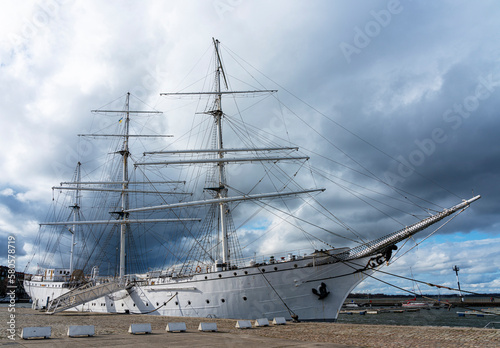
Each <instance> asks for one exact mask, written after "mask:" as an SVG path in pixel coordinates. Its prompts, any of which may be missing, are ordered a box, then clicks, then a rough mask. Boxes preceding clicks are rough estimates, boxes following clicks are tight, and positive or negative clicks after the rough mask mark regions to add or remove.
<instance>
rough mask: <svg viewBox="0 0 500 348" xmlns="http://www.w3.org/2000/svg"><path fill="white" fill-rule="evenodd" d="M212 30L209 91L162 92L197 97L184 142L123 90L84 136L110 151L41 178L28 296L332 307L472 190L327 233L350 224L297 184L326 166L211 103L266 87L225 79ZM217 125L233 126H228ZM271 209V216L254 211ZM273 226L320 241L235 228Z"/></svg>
mask: <svg viewBox="0 0 500 348" xmlns="http://www.w3.org/2000/svg"><path fill="white" fill-rule="evenodd" d="M213 44H214V56H213V63H214V65H213V66H214V67H215V68H214V70H213V73H214V76H215V79H214V82H213V83H212V85H211V86H212V88H211V90H210V91H208V92H207V91H205V92H199V93H198V92H196V93H195V92H181V93H163V94H162V95H163V96H165V97H166V98H172V97H173V98H193V97H196V98H198V99H195V100H196V101H197V103H199V102H200V101H206V106H205V109H204V110H203V111H202V112H198V114H199V115H197V116H196V117H199V118H198V119H196V121H193V124H192V127H191V130H190V131H189V132H188V133H189V134H186V135H185V137H187V136H188V135H193V134H194V135H196V136H197V138H196V139H197V140H194V141H192V140H190V141H187V142H186V143H187V145H189V146H191V148H189V149H179V148H174V147H170V146H169V145H168V144H167V142H166V140H168V139H165V138H169V137H170V136H169V135H165V134H142V133H141V134H140V133H139V132H138V131H137V130H133V129H132V125H133V124H134V121H135V120H136V119H140V118H141V117H145V116H146V115H148V117H150V116H151V115H158V114H161V113H160V112H159V111H156V110H153V111H145V110H135V109H131V108H130V98H131V95H130V94H127V95H126V101H125V103H124V105H125V106H124V108H123V109H120V110H109V109H99V110H95V111H96V112H97V113H99V114H105V115H108V116H109V115H111V116H110V117H115V118H114V119H115V120H116V119H118V118H119V120H118V122H114V123H115V126H116V128H117V130H118V132H117V133H110V132H107V131H106V129H107V128H109V127H104V128H105V129H104V130H103V131H101V132H98V133H93V134H85V135H82V136H86V137H89V138H90V139H93V140H95V141H99V139H106V140H108V141H110V142H111V143H112V144H113V146H115V148H114V149H113V150H110V151H109V153H108V156H109V157H111V159H112V160H111V161H110V162H109V163H107V164H103V165H102V168H101V169H102V172H103V173H102V174H100V177H99V178H98V179H94V180H87V179H86V178H87V177H89V176H90V175H87V174H85V175H83V173H82V171H84V169H83V168H82V167H84V165H83V164H81V163H80V162H79V163H78V164H77V167H76V170H75V173H74V176H73V179H72V180H71V181H68V182H62V183H61V185H60V186H58V187H55V188H53V189H54V191H55V192H58V193H59V194H60V197H62V198H60V200H59V199H58V200H55V199H54V201H55V205H56V206H58V207H60V208H61V211H62V212H60V213H55V214H54V221H50V222H44V223H42V224H41V227H40V232H39V235H38V237H37V241H36V242H37V244H38V248H39V249H37V250H35V253H34V255H36V256H37V257H39V258H38V260H37V268H36V271H35V272H33V273H34V274H33V275H32V276H31V277H27V278H26V280H25V281H24V286H25V289H26V291H27V293H28V294H29V295H30V297H31V298H32V301H33V308H36V309H41V310H45V311H46V312H47V313H56V312H60V311H63V310H77V311H91V312H113V313H141V314H151V315H164V316H188V317H213V318H244V319H256V318H262V317H267V318H274V317H285V318H287V319H295V320H297V319H298V320H335V319H336V318H337V315H338V313H339V310H340V308H341V306H342V304H343V302H344V300H345V298H346V297H347V295H348V294H349V293H350V292H351V291H352V290H353V289H354V288H355V287H356V286H357V285H358V284H359V283H360V282H361V281H363V280H364V279H365V278H366V277H367V276H370V275H371V274H372V273H373V272H375V271H376V270H377V269H378V268H379V267H381V266H382V265H384V264H385V263H388V262H389V261H390V260H391V257H392V256H393V253H394V251H395V250H396V249H397V246H396V244H397V243H399V242H401V241H404V240H406V239H408V238H410V237H411V236H413V235H414V234H416V233H418V232H420V231H422V230H424V229H426V228H428V227H429V226H431V225H433V224H435V223H437V222H439V221H441V220H443V219H445V218H446V217H448V216H451V215H453V214H457V213H459V212H461V211H463V210H464V209H465V208H467V207H468V206H469V205H470V204H471V203H472V202H474V201H475V200H477V199H479V198H480V196H475V197H473V198H471V199H468V200H463V201H462V202H460V203H458V204H456V205H454V206H452V207H451V208H448V209H442V210H439V211H432V210H426V213H427V216H426V217H425V218H423V219H420V220H419V221H417V222H415V223H413V224H409V225H408V226H403V228H401V229H400V230H398V231H396V232H392V233H389V234H386V235H385V236H383V237H381V238H375V239H373V240H372V241H365V240H363V239H362V238H360V240H353V239H351V238H347V237H346V239H348V240H349V241H350V243H351V244H352V242H356V243H357V244H356V245H351V246H347V247H340V248H337V247H333V246H332V244H333V243H331V242H328V241H327V240H326V237H325V235H326V236H338V233H337V232H333V227H332V226H337V225H342V226H343V227H345V229H346V230H347V231H350V230H352V229H351V228H350V227H349V226H347V224H345V223H343V222H341V221H340V220H339V219H338V218H337V217H336V216H335V215H333V214H332V213H331V212H330V211H328V210H327V209H326V208H325V206H324V204H322V203H321V201H319V198H318V197H321V196H322V195H320V194H321V193H322V192H323V191H325V188H322V187H309V186H308V185H312V184H314V183H315V182H317V181H321V182H326V180H315V179H314V178H312V179H311V178H310V175H313V174H314V173H316V174H318V173H319V175H320V176H321V177H323V178H326V177H327V173H326V172H325V171H316V170H315V169H314V167H312V166H311V164H310V163H309V162H310V161H309V156H307V155H302V152H301V151H300V150H299V148H298V147H297V146H295V145H287V146H283V145H281V144H279V143H278V141H276V139H277V137H275V136H274V134H269V133H267V134H266V132H259V130H258V129H255V127H254V126H251V125H248V124H246V123H245V122H244V121H243V117H241V114H242V113H241V110H238V112H236V113H235V114H234V115H229V114H227V113H225V112H224V111H223V99H224V100H226V98H228V99H229V98H232V99H233V100H235V98H236V97H240V96H256V95H264V96H269V95H274V94H275V93H276V91H274V90H255V89H249V90H237V91H234V90H230V89H229V88H228V78H227V75H226V71H225V70H224V66H223V61H222V58H221V52H220V45H219V41H218V40H213ZM203 125H208V126H207V129H206V130H204V129H202V126H203ZM143 128H144V129H152V128H154V125H152V124H148V125H146V126H144V125H143ZM160 128H161V127H160ZM228 128H229V129H231V130H232V131H233V133H234V134H237V135H238V138H236V137H235V136H233V137H232V138H231V137H229V138H228V137H227V135H226V133H227V132H226V131H227V129H228ZM182 137H184V136H182ZM266 138H267V139H266ZM269 138H273V139H272V140H269ZM235 139H237V140H235ZM150 142H159V143H160V145H158V146H157V147H156V148H155V149H153V150H151V151H143V153H140V154H137V153H135V152H134V151H133V149H132V147H133V145H134V144H142V145H145V146H149V144H150ZM258 142H259V145H258ZM260 143H262V144H260ZM290 143H291V142H288V144H290ZM226 144H235V145H232V146H226ZM158 149H159V150H158ZM254 166H257V167H258V169H256V170H254V169H253V167H254ZM233 167H235V168H236V170H235V169H233ZM250 167H252V169H250ZM304 172H306V174H307V175H308V176H306V175H305V174H303V173H304ZM91 174H93V173H91ZM84 176H85V179H84ZM250 180H253V182H251V181H250ZM395 192H397V190H396V189H395ZM295 201H298V202H299V203H298V204H297V203H293V202H295ZM303 211H307V212H308V213H307V214H304V213H303ZM431 211H432V213H431ZM261 213H264V216H265V217H264V218H262V217H261V215H260V214H261ZM305 215H309V217H312V218H311V219H309V220H307V219H306V218H305ZM271 217H272V219H274V220H273V221H274V222H273V223H268V224H267V225H266V224H265V223H263V221H266V219H268V220H267V221H269V220H270V219H271ZM252 221H256V222H252ZM276 221H279V223H276ZM318 221H323V222H325V221H326V225H327V226H326V227H321V226H319V224H318ZM236 222H237V224H238V225H239V228H237V227H236V225H237V224H236ZM261 225H263V226H261ZM274 228H276V230H277V231H278V233H287V232H286V231H288V230H296V231H299V233H301V234H302V235H303V236H305V237H306V238H307V239H309V241H310V244H311V245H316V246H317V245H318V244H319V245H321V246H322V247H321V248H317V249H311V250H310V251H307V252H304V250H306V248H305V247H304V249H303V250H302V251H290V252H288V251H284V252H283V253H281V254H277V253H273V254H272V255H268V256H257V255H252V254H251V255H248V254H249V252H248V251H247V250H248V249H246V246H245V247H242V246H241V245H240V240H241V238H242V236H241V234H240V236H239V235H238V233H239V232H242V234H243V238H244V239H245V240H246V241H248V240H249V239H250V237H254V234H255V230H257V231H258V230H261V232H262V236H255V237H254V240H255V239H258V238H266V237H267V234H268V233H270V232H272V229H274ZM283 231H285V232H283ZM358 234H359V232H358ZM68 236H70V237H71V240H70V241H69V245H67V244H68ZM284 243H285V244H286V242H284ZM282 248H283V250H287V248H288V245H283V247H282ZM42 249H44V250H45V251H46V252H42ZM63 249H64V250H63ZM56 255H62V256H60V257H59V256H56ZM57 262H59V263H60V266H59V267H56V266H54V264H56V263H57ZM34 263H35V261H32V264H34ZM30 267H32V266H30Z"/></svg>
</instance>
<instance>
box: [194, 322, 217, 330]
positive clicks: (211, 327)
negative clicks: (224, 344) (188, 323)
mask: <svg viewBox="0 0 500 348" xmlns="http://www.w3.org/2000/svg"><path fill="white" fill-rule="evenodd" d="M198 331H217V323H200V325H199V326H198Z"/></svg>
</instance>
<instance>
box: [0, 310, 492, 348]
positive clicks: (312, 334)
mask: <svg viewBox="0 0 500 348" xmlns="http://www.w3.org/2000/svg"><path fill="white" fill-rule="evenodd" d="M9 318H10V313H9V312H8V308H6V307H2V308H0V320H1V322H2V325H0V346H19V347H37V348H38V347H67V346H72V347H74V348H77V347H116V346H121V347H139V346H152V347H156V346H176V347H245V348H246V347H254V346H265V347H283V346H286V347H331V348H347V347H486V348H487V347H500V330H498V329H480V328H462V327H433V326H397V325H361V324H343V323H326V322H298V323H294V322H287V323H286V324H285V325H273V324H272V322H271V323H270V325H269V326H264V327H256V326H255V321H251V323H252V328H249V329H239V328H237V327H236V323H237V320H233V319H211V318H186V317H164V316H154V315H135V314H108V313H104V314H98V313H88V312H84V313H82V312H62V313H58V314H54V315H47V314H44V313H41V312H39V311H35V310H32V309H29V308H16V316H15V324H14V326H15V329H14V330H15V335H14V336H13V335H12V334H11V331H10V330H12V329H11V328H12V326H9V325H6V324H7V323H8V322H9V320H10V319H9ZM179 322H183V323H185V325H186V331H185V332H167V331H166V327H167V324H169V323H179ZM202 322H203V323H215V324H216V327H217V331H216V332H201V331H199V330H198V329H199V324H200V323H202ZM145 323H147V324H149V325H151V329H152V332H151V333H150V334H138V335H133V334H130V333H128V330H129V328H130V326H131V324H145ZM72 325H80V326H87V325H91V326H94V328H95V335H94V336H92V337H78V338H74V337H68V335H67V334H68V327H69V326H72ZM28 327H50V328H51V331H50V332H51V333H50V338H48V339H29V340H26V339H22V338H21V337H20V334H21V331H22V329H23V328H28ZM9 328H10V329H9Z"/></svg>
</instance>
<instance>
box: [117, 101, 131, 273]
mask: <svg viewBox="0 0 500 348" xmlns="http://www.w3.org/2000/svg"><path fill="white" fill-rule="evenodd" d="M129 100H130V92H128V93H127V100H126V102H125V131H124V138H123V148H122V150H121V151H120V152H119V153H120V154H121V155H122V161H123V162H122V163H123V168H122V169H123V172H122V182H123V184H122V193H121V220H126V219H127V217H128V213H125V211H126V210H127V209H128V192H127V191H128V157H129V155H130V152H129V147H128V140H129V124H130V114H129V111H130V105H129ZM127 229H128V224H126V223H122V224H120V279H121V280H123V279H124V277H125V243H126V234H127Z"/></svg>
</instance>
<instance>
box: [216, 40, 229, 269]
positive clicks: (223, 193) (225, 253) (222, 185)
mask: <svg viewBox="0 0 500 348" xmlns="http://www.w3.org/2000/svg"><path fill="white" fill-rule="evenodd" d="M212 40H213V41H214V46H215V61H216V64H217V69H216V72H215V88H216V96H215V108H214V110H213V111H212V115H213V116H214V121H215V124H216V125H217V150H218V154H219V159H220V160H221V161H220V162H219V163H218V164H217V165H218V169H219V188H218V190H217V198H219V199H221V200H223V199H224V198H226V197H227V188H226V178H225V174H224V169H225V163H224V161H222V159H223V158H224V151H223V147H224V146H223V142H222V115H223V113H222V94H221V85H220V82H221V81H220V79H221V73H222V75H223V77H224V82H225V85H226V88H227V81H226V76H225V74H224V70H223V67H222V61H221V59H220V55H219V40H216V39H212ZM219 213H220V218H219V219H220V235H221V242H222V263H223V265H224V264H225V266H226V267H228V266H229V264H228V263H229V247H228V235H227V223H226V203H225V202H224V201H221V202H220V203H219Z"/></svg>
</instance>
